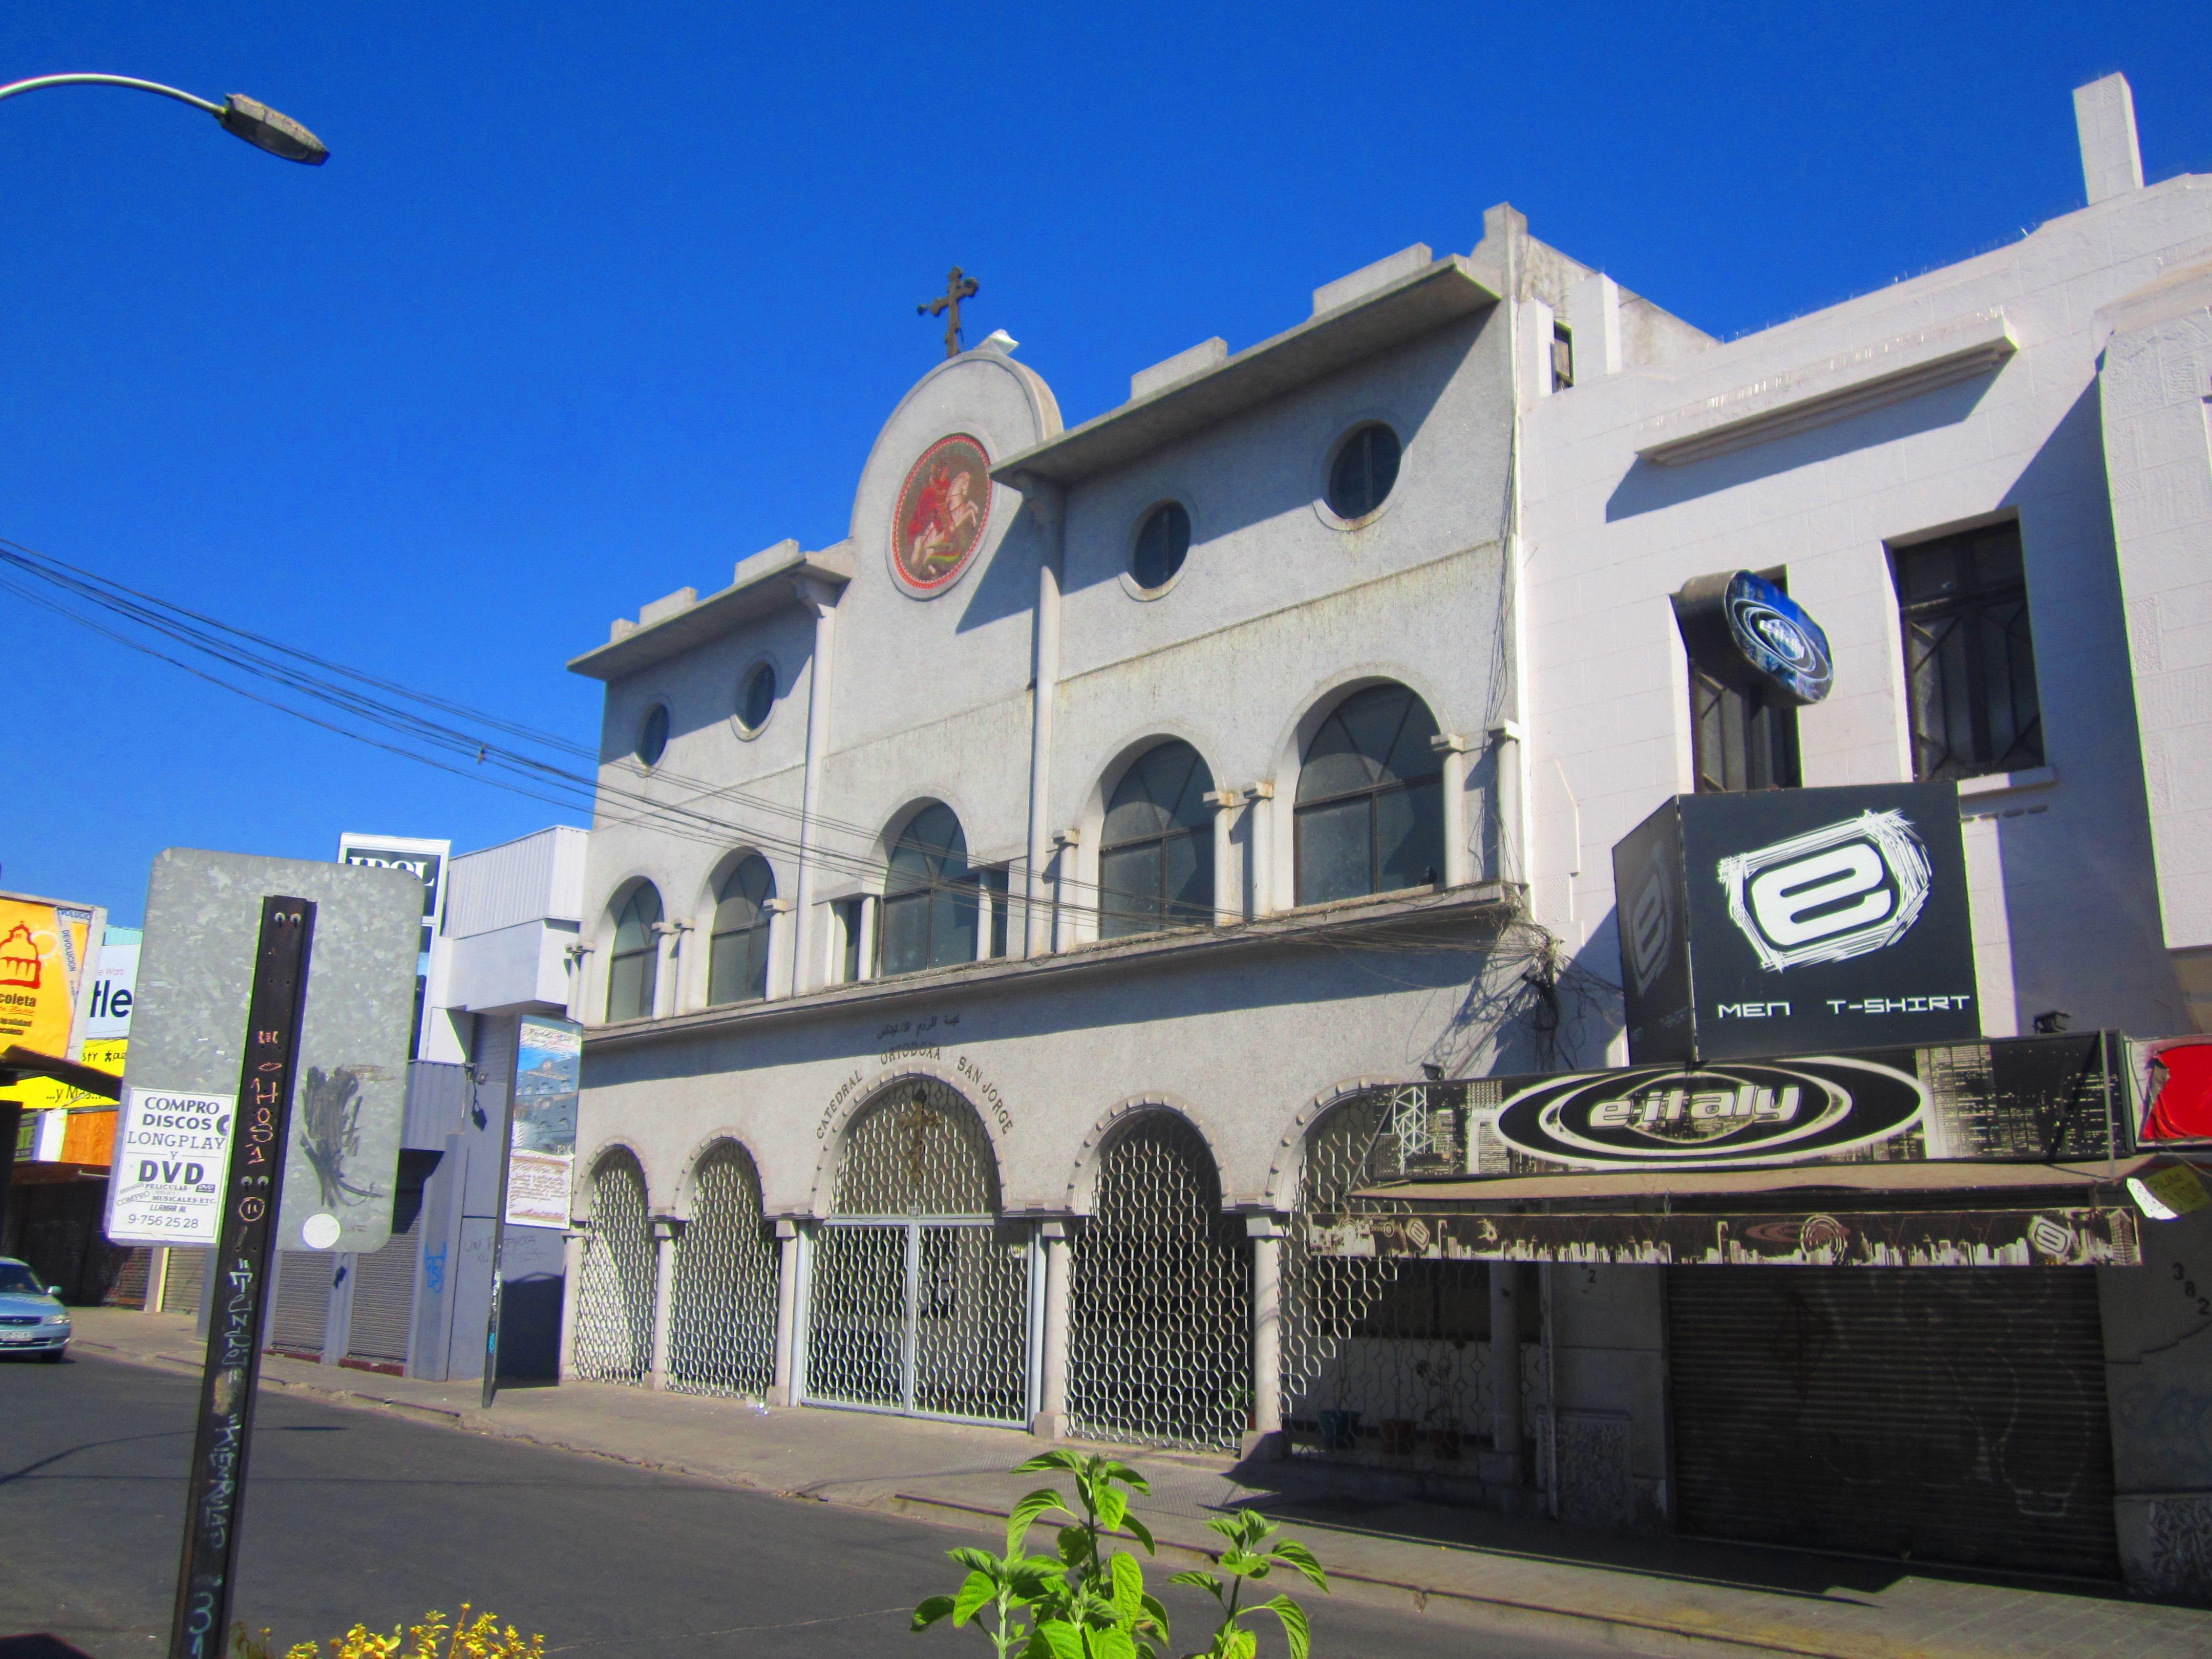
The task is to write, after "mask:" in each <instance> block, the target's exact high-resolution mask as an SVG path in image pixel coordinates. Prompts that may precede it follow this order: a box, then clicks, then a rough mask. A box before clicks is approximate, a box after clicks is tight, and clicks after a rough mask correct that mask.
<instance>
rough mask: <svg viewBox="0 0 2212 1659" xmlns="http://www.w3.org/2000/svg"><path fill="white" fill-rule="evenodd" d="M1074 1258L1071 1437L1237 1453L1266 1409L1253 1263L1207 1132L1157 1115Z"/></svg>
mask: <svg viewBox="0 0 2212 1659" xmlns="http://www.w3.org/2000/svg"><path fill="white" fill-rule="evenodd" d="M1071 1257H1072V1264H1073V1269H1074V1271H1073V1279H1074V1284H1073V1298H1072V1300H1071V1302H1070V1304H1069V1308H1068V1335H1067V1416H1068V1422H1069V1425H1070V1426H1072V1427H1073V1428H1074V1429H1076V1430H1077V1431H1079V1432H1080V1433H1082V1434H1085V1435H1087V1436H1091V1437H1095V1438H1098V1439H1106V1440H1125V1441H1137V1442H1139V1443H1145V1444H1149V1445H1162V1446H1212V1447H1234V1446H1236V1445H1237V1443H1239V1440H1240V1439H1241V1437H1242V1436H1243V1431H1244V1430H1245V1427H1246V1426H1247V1425H1248V1423H1249V1420H1250V1410H1251V1401H1252V1351H1251V1340H1252V1339H1251V1314H1250V1307H1251V1295H1250V1285H1251V1267H1250V1261H1249V1253H1248V1249H1247V1247H1246V1244H1245V1241H1244V1237H1243V1227H1242V1225H1240V1224H1238V1223H1237V1221H1235V1220H1233V1219H1231V1218H1228V1217H1225V1216H1224V1215H1223V1214H1222V1213H1221V1182H1220V1178H1219V1176H1218V1175H1217V1174H1216V1173H1215V1170H1214V1167H1213V1158H1212V1154H1211V1153H1209V1152H1207V1151H1206V1143H1205V1141H1203V1140H1202V1139H1200V1138H1199V1134H1198V1132H1197V1131H1196V1130H1195V1129H1194V1128H1192V1127H1190V1125H1189V1124H1188V1123H1186V1122H1184V1121H1183V1120H1182V1118H1180V1117H1177V1116H1176V1115H1173V1114H1172V1113H1168V1112H1154V1113H1148V1114H1147V1115H1145V1116H1143V1117H1140V1118H1139V1119H1137V1121H1135V1122H1134V1123H1133V1124H1131V1125H1130V1126H1129V1127H1127V1129H1124V1130H1123V1131H1121V1133H1120V1134H1119V1135H1117V1136H1116V1137H1115V1139H1114V1140H1113V1141H1112V1142H1111V1143H1109V1145H1108V1146H1107V1147H1106V1149H1105V1151H1104V1152H1103V1153H1102V1154H1101V1156H1100V1158H1099V1164H1098V1188H1097V1200H1096V1202H1095V1204H1094V1206H1093V1209H1092V1213H1091V1217H1090V1218H1089V1219H1087V1220H1086V1221H1085V1222H1084V1224H1083V1225H1082V1229H1081V1231H1079V1232H1078V1233H1077V1234H1076V1237H1075V1243H1074V1247H1073V1251H1072V1252H1071Z"/></svg>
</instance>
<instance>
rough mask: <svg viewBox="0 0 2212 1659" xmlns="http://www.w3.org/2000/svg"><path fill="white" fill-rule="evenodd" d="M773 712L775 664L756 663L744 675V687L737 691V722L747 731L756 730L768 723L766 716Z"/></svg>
mask: <svg viewBox="0 0 2212 1659" xmlns="http://www.w3.org/2000/svg"><path fill="white" fill-rule="evenodd" d="M774 713H775V664H774V663H772V662H764V663H760V664H757V665H755V666H754V669H753V671H752V672H751V673H750V674H748V675H746V676H745V684H744V689H743V690H740V691H739V692H738V725H740V726H744V728H745V730H746V731H747V732H757V731H759V730H760V729H761V727H763V726H766V725H767V724H768V717H769V715H770V714H774Z"/></svg>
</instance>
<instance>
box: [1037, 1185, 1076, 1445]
mask: <svg viewBox="0 0 2212 1659" xmlns="http://www.w3.org/2000/svg"><path fill="white" fill-rule="evenodd" d="M1039 1231H1041V1232H1042V1235H1043V1237H1044V1352H1043V1353H1042V1354H1041V1355H1040V1356H1039V1357H1038V1363H1037V1370H1038V1378H1037V1385H1038V1386H1037V1414H1036V1417H1035V1418H1034V1419H1031V1421H1030V1433H1031V1434H1033V1435H1036V1437H1038V1438H1039V1439H1041V1440H1057V1439H1059V1438H1060V1437H1061V1436H1062V1435H1064V1434H1066V1432H1067V1280H1068V1256H1067V1224H1066V1222H1064V1221H1048V1222H1046V1223H1045V1224H1044V1225H1043V1226H1042V1228H1040V1229H1039Z"/></svg>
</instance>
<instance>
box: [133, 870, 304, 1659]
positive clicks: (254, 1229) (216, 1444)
mask: <svg viewBox="0 0 2212 1659" xmlns="http://www.w3.org/2000/svg"><path fill="white" fill-rule="evenodd" d="M314 929H315V907H314V906H313V904H312V903H310V902H307V900H305V899H296V898H265V899H264V900H263V901H262V902H261V936H260V944H259V945H258V948H257V950H256V951H255V953H254V960H253V993H252V1000H251V1001H250V1002H249V1003H248V1004H247V1012H246V1049H245V1062H244V1064H243V1066H241V1067H240V1075H239V1083H238V1117H239V1123H238V1131H237V1136H236V1139H235V1140H234V1143H233V1144H234V1152H233V1154H232V1157H231V1160H230V1170H229V1176H228V1181H227V1182H226V1183H225V1190H224V1194H223V1210H222V1238H221V1242H220V1243H218V1244H217V1245H216V1257H215V1262H214V1267H213V1271H214V1273H215V1274H216V1291H215V1307H214V1316H213V1318H212V1319H211V1321H210V1325H209V1328H208V1346H207V1370H206V1373H205V1375H204V1377H203V1378H202V1380H201V1383H200V1412H199V1425H198V1429H197V1432H196V1433H195V1435H194V1437H193V1439H192V1462H191V1486H190V1489H189V1492H187V1495H186V1498H185V1547H184V1558H183V1560H182V1562H181V1564H180V1565H179V1567H178V1570H177V1607H176V1614H175V1618H174V1620H173V1623H172V1624H171V1626H170V1631H169V1659H220V1656H221V1654H222V1650H223V1648H224V1645H225V1642H226V1639H227V1638H228V1633H229V1628H230V1598H231V1590H232V1588H233V1577H234V1573H235V1571H236V1570H237V1566H238V1530H239V1522H240V1516H241V1511H242V1510H243V1507H244V1504H243V1499H244V1497H245V1492H246V1449H247V1447H248V1444H249V1443H250V1441H251V1437H252V1429H253V1397H254V1392H255V1389H256V1387H257V1385H258V1383H259V1381H260V1376H261V1326H262V1317H263V1314H264V1310H265V1308H266V1305H267V1303H268V1300H269V1261H270V1248H271V1234H272V1232H273V1231H274V1229H275V1227H276V1212H277V1204H278V1200H279V1198H280V1195H281V1194H280V1188H281V1186H282V1183H283V1170H284V1157H285V1151H286V1148H287V1147H288V1146H289V1137H290V1133H291V1118H292V1086H293V1079H294V1073H295V1072H296V1070H297V1069H298V1064H299V1056H300V1022H301V1013H302V1012H303V1010H304V1007H305V1005H306V1002H307V958H308V948H309V944H310V941H311V939H312V938H313V933H314Z"/></svg>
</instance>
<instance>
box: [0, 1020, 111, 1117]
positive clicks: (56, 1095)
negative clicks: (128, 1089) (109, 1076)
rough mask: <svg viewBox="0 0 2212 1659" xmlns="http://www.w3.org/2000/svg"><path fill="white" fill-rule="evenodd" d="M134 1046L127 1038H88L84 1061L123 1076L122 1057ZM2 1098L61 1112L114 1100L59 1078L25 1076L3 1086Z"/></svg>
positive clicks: (29, 1107)
mask: <svg viewBox="0 0 2212 1659" xmlns="http://www.w3.org/2000/svg"><path fill="white" fill-rule="evenodd" d="M130 1047H131V1039H130V1038H128V1037H109V1038H100V1037H87V1038H86V1039H85V1042H84V1063H85V1064H86V1065H88V1066H97V1067H98V1068H99V1069H100V1070H101V1071H103V1072H112V1073H114V1074H115V1075H116V1076H117V1077H118V1078H119V1077H121V1076H122V1075H123V1056H124V1054H125V1052H126V1051H127V1050H128V1049H129V1048H130ZM0 1100H12V1101H15V1102H16V1103H19V1104H21V1107H22V1109H23V1110H24V1111H25V1112H27V1113H29V1112H61V1111H67V1110H68V1109H70V1108H71V1107H73V1106H112V1105H114V1104H115V1103H114V1102H113V1101H112V1100H110V1099H107V1098H106V1097H105V1096H101V1095H88V1094H87V1093H86V1092H85V1091H83V1090H82V1089H76V1088H72V1087H71V1086H70V1085H68V1084H66V1083H64V1082H61V1081H60V1080H59V1079H55V1078H50V1077H32V1078H25V1079H23V1080H22V1081H21V1083H18V1084H15V1085H12V1086H10V1087H9V1088H5V1089H0Z"/></svg>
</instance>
